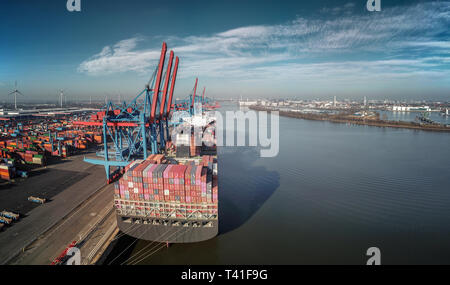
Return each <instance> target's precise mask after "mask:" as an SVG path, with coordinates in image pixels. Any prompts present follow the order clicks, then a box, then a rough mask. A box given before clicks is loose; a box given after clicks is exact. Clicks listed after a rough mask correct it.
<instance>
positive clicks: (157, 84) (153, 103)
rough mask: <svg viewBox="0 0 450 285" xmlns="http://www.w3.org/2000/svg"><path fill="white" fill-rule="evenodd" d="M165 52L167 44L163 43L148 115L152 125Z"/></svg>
mask: <svg viewBox="0 0 450 285" xmlns="http://www.w3.org/2000/svg"><path fill="white" fill-rule="evenodd" d="M166 51H167V44H166V43H165V42H163V44H162V49H161V56H160V58H159V65H158V75H157V76H156V82H155V87H154V88H153V98H152V106H151V107H152V110H151V113H150V123H153V122H154V121H155V113H156V103H157V102H158V95H159V85H160V84H161V76H162V71H163V68H164V59H165V57H166Z"/></svg>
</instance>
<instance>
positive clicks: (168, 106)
mask: <svg viewBox="0 0 450 285" xmlns="http://www.w3.org/2000/svg"><path fill="white" fill-rule="evenodd" d="M178 61H179V59H178V56H177V57H176V58H175V66H174V67H173V75H172V83H171V85H170V93H169V100H168V101H167V114H166V116H167V117H168V116H169V114H170V109H171V108H172V97H173V89H174V88H175V80H176V78H177V70H178Z"/></svg>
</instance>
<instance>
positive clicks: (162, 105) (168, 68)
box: [159, 51, 173, 118]
mask: <svg viewBox="0 0 450 285" xmlns="http://www.w3.org/2000/svg"><path fill="white" fill-rule="evenodd" d="M172 61H173V51H170V56H169V62H168V63H167V71H166V80H165V81H164V91H163V95H162V99H161V103H160V105H161V107H160V111H159V117H160V118H162V117H163V115H164V106H165V103H166V95H167V89H168V88H169V81H170V72H171V71H172Z"/></svg>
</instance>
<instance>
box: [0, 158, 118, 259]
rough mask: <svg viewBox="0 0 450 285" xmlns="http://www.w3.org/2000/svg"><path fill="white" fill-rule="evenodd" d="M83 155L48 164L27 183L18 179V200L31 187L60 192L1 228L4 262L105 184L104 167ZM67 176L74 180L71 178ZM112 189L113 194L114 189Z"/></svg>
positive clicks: (10, 199)
mask: <svg viewBox="0 0 450 285" xmlns="http://www.w3.org/2000/svg"><path fill="white" fill-rule="evenodd" d="M82 158H83V157H82V156H78V157H72V158H71V159H69V160H67V161H65V162H64V163H59V164H56V165H52V166H49V167H47V171H45V173H43V174H42V175H36V176H33V177H30V178H29V179H28V180H25V181H23V183H24V184H21V183H17V184H18V186H16V187H15V189H16V191H17V192H16V193H14V197H15V199H16V200H18V201H22V200H23V199H24V197H25V196H26V197H27V195H28V192H29V191H42V188H43V187H44V188H45V189H47V190H44V191H54V193H58V194H56V195H54V196H51V197H50V198H51V201H50V202H49V203H46V204H44V205H39V206H37V207H35V208H33V209H32V210H31V211H29V212H26V216H25V217H24V218H23V219H21V220H20V221H18V222H16V223H14V224H13V225H12V226H10V227H8V228H6V229H5V230H4V231H2V232H0V245H1V246H0V264H5V263H6V262H8V261H9V260H10V259H11V258H13V257H14V256H16V255H17V254H18V253H19V252H20V251H21V250H22V248H24V247H25V246H27V245H29V244H30V243H31V242H33V241H34V240H35V239H36V238H38V237H39V236H40V235H41V234H43V233H44V232H45V231H47V230H49V229H50V228H51V227H52V226H54V225H55V224H56V223H57V222H59V221H60V220H61V219H62V218H63V217H65V216H66V215H67V214H69V213H70V212H71V211H72V210H74V209H75V208H76V207H78V206H79V205H80V204H81V203H82V202H83V201H85V200H86V199H87V198H88V197H89V196H91V195H92V194H93V193H95V192H96V191H97V190H98V189H99V188H100V187H102V186H103V185H104V184H105V172H104V168H103V167H101V166H92V165H90V164H88V163H85V162H83V161H82ZM61 173H64V177H65V178H64V179H63V178H61V177H60V176H59V175H60V174H61ZM67 176H68V177H69V179H70V182H67V180H66V178H67ZM61 179H62V180H63V181H61ZM48 189H53V190H48ZM2 191H4V190H2ZM22 192H26V193H22ZM110 193H111V195H112V191H111V192H110ZM8 195H10V194H8ZM1 197H2V194H0V198H1ZM26 197H25V199H26ZM111 197H112V196H111ZM8 198H9V199H8V201H13V200H14V199H13V198H11V197H10V196H8ZM111 199H112V198H111ZM0 200H1V199H0ZM27 203H28V201H27ZM30 203H31V202H30Z"/></svg>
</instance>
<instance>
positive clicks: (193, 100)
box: [191, 78, 198, 110]
mask: <svg viewBox="0 0 450 285" xmlns="http://www.w3.org/2000/svg"><path fill="white" fill-rule="evenodd" d="M197 82H198V78H195V85H194V94H192V102H191V110H192V109H193V108H194V102H195V94H196V92H197Z"/></svg>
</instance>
